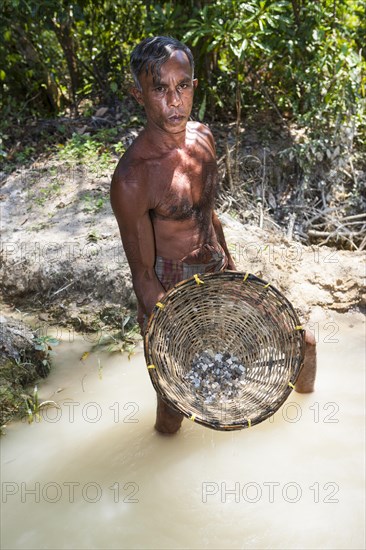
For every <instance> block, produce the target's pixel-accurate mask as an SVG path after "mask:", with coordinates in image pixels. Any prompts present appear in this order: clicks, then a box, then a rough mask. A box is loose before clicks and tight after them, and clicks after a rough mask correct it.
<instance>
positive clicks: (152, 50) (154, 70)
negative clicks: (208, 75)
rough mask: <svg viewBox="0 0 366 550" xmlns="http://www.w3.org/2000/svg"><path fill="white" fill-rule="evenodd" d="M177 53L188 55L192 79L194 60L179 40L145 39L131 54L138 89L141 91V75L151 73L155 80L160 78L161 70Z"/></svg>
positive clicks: (161, 37)
mask: <svg viewBox="0 0 366 550" xmlns="http://www.w3.org/2000/svg"><path fill="white" fill-rule="evenodd" d="M175 51H182V52H184V53H185V54H186V56H187V58H188V61H189V64H190V66H191V69H192V78H193V70H194V60H193V55H192V52H191V50H190V49H189V48H188V47H187V46H186V45H185V44H182V42H179V40H176V39H175V38H171V37H170V36H154V37H152V38H145V40H143V41H142V42H140V44H138V45H137V46H136V47H135V49H134V50H133V52H132V54H131V60H130V62H131V63H130V67H131V72H132V76H133V79H134V81H135V85H136V87H137V88H138V89H139V90H141V83H140V80H139V78H140V75H141V73H143V72H145V74H146V75H148V73H149V72H150V73H151V75H152V77H153V80H155V79H156V78H159V77H160V68H161V66H162V65H163V63H165V62H166V61H168V59H169V58H170V56H171V55H172V53H173V52H175Z"/></svg>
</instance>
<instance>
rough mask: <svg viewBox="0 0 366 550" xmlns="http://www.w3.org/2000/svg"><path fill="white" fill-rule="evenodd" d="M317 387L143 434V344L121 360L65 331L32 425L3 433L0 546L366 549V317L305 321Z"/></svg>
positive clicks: (146, 387)
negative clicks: (269, 409) (255, 418)
mask: <svg viewBox="0 0 366 550" xmlns="http://www.w3.org/2000/svg"><path fill="white" fill-rule="evenodd" d="M310 328H311V329H312V330H314V333H315V334H316V336H317V338H318V340H319V344H318V376H317V383H316V391H315V392H314V393H313V394H308V395H300V394H297V393H295V392H293V393H292V394H291V395H290V397H289V399H288V401H287V402H286V403H285V404H284V405H283V407H282V408H281V409H280V410H279V411H277V413H276V414H275V415H274V416H273V417H272V418H271V419H269V420H267V421H265V422H263V423H262V424H259V425H258V426H255V427H253V428H251V429H247V430H242V431H239V432H228V433H225V432H215V431H213V430H209V429H207V428H204V427H202V426H199V425H196V424H194V423H192V422H190V421H189V420H184V422H183V426H182V429H181V431H180V432H179V434H178V435H176V436H173V437H164V436H161V435H159V434H157V433H156V432H155V431H154V430H153V423H154V419H155V418H154V417H155V393H154V390H153V388H152V385H151V383H150V379H149V376H148V373H147V370H146V367H145V363H144V356H143V351H142V347H140V348H138V350H137V352H136V354H135V356H134V357H133V358H132V359H131V361H129V360H128V358H127V357H125V356H121V355H109V354H107V353H91V354H90V355H88V357H86V358H85V360H84V361H81V360H80V358H81V356H82V355H83V353H84V352H86V351H88V350H89V349H90V347H91V344H90V343H89V344H88V342H87V341H86V340H84V339H83V338H82V337H81V336H80V337H77V338H75V340H74V341H73V342H72V343H70V342H69V341H68V338H67V335H66V334H65V335H64V340H63V342H62V343H61V345H60V346H58V348H56V351H57V356H56V357H55V361H54V364H55V366H54V369H53V371H52V373H51V374H50V376H49V377H48V379H47V380H45V381H43V382H42V383H41V384H39V396H40V398H41V400H46V399H53V400H55V401H56V402H57V403H58V404H59V405H60V409H56V408H50V409H47V410H44V411H43V413H42V420H41V421H40V422H34V423H33V424H31V425H28V424H27V423H24V422H14V423H11V424H9V425H8V427H7V428H6V432H7V433H6V436H5V437H3V438H2V440H1V484H2V505H1V547H2V548H6V549H11V548H19V549H20V548H22V549H36V548H37V549H38V548H45V549H61V548H70V549H93V548H96V549H104V548H111V549H117V548H121V549H122V548H126V549H127V548H129V549H132V548H142V549H153V548H154V549H155V548H159V549H178V548H180V549H181V548H187V549H197V548H210V549H234V548H235V549H236V548H238V549H265V548H270V549H277V548H278V549H292V548H306V549H313V548H347V549H351V548H352V549H358V548H364V545H365V525H364V518H365V496H364V449H365V446H364V443H365V422H364V410H365V409H364V405H365V396H364V387H365V384H364V382H365V320H364V318H363V317H362V316H361V314H353V315H343V316H341V315H336V314H335V315H334V316H333V318H332V319H331V320H329V319H327V320H325V319H324V318H323V319H322V320H319V321H314V322H313V323H312V325H311V327H310Z"/></svg>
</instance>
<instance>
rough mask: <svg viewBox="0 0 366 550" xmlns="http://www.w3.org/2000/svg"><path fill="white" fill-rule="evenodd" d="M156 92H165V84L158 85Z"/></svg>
mask: <svg viewBox="0 0 366 550" xmlns="http://www.w3.org/2000/svg"><path fill="white" fill-rule="evenodd" d="M155 92H164V87H163V86H157V87H156V88H155Z"/></svg>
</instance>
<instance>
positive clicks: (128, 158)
mask: <svg viewBox="0 0 366 550" xmlns="http://www.w3.org/2000/svg"><path fill="white" fill-rule="evenodd" d="M143 161H144V155H143V148H142V147H141V140H140V136H138V137H137V138H136V139H135V141H133V143H132V144H131V145H130V146H129V148H128V149H127V150H126V152H125V153H124V154H123V155H122V157H121V158H120V160H119V162H118V164H117V167H116V170H115V172H114V175H113V180H115V181H116V180H118V181H119V182H120V183H122V184H123V183H125V182H128V181H130V180H131V179H136V178H137V179H139V180H141V166H142V163H143Z"/></svg>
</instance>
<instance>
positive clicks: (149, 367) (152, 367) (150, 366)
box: [147, 365, 155, 369]
mask: <svg viewBox="0 0 366 550" xmlns="http://www.w3.org/2000/svg"><path fill="white" fill-rule="evenodd" d="M147 368H148V369H155V365H147Z"/></svg>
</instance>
